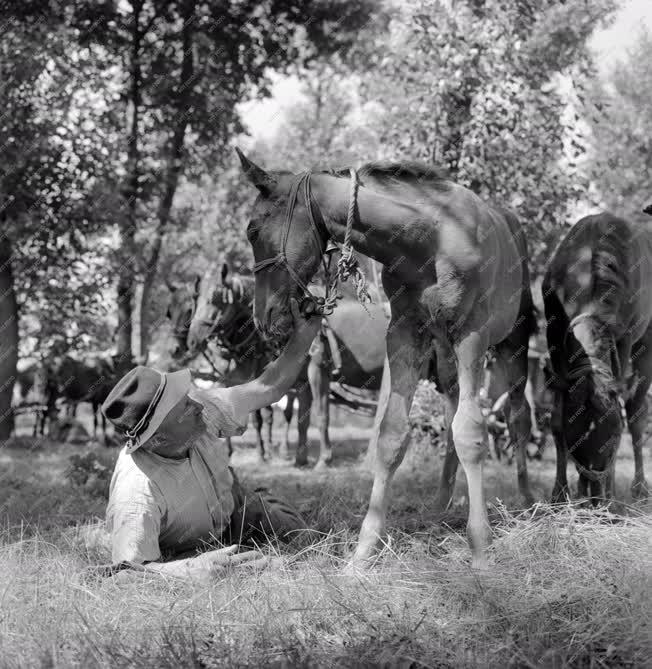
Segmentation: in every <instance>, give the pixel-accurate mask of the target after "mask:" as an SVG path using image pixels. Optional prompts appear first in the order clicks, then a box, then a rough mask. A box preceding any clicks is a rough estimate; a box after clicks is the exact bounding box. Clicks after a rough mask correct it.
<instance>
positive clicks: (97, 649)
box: [0, 428, 652, 668]
mask: <svg viewBox="0 0 652 669" xmlns="http://www.w3.org/2000/svg"><path fill="white" fill-rule="evenodd" d="M311 434H313V433H312V432H311ZM364 436H365V432H364V429H363V428H358V429H355V430H353V429H350V430H348V431H347V430H340V431H339V432H338V431H337V430H335V435H334V439H333V441H334V443H335V444H336V445H337V448H336V453H337V454H338V456H337V457H338V459H337V463H336V465H335V467H334V468H333V469H331V470H328V471H326V472H313V471H310V470H307V471H306V470H304V471H297V470H294V469H293V468H292V467H291V466H289V465H288V464H286V463H279V462H274V463H271V464H270V465H268V466H264V467H261V466H260V465H257V464H256V463H255V461H254V457H253V450H252V449H251V448H246V445H247V443H248V441H247V440H248V439H249V438H250V435H249V433H247V434H246V435H245V436H244V438H242V439H241V440H239V442H240V443H239V444H236V449H237V450H236V453H235V454H234V466H235V469H236V471H237V472H238V474H239V475H240V477H241V479H243V480H244V482H245V484H246V485H248V486H252V485H268V486H270V487H273V489H274V491H275V492H277V493H278V494H281V495H285V496H287V497H288V498H289V499H291V500H292V501H293V502H295V503H296V504H297V506H299V508H300V509H301V510H302V511H303V512H304V514H305V515H306V517H307V519H308V520H309V522H310V524H311V525H312V526H313V527H316V528H317V529H318V530H319V531H320V532H321V533H322V534H321V539H320V540H319V541H317V542H316V543H315V544H313V545H305V543H304V544H302V543H300V542H297V543H296V544H295V545H291V546H288V547H284V548H283V549H282V552H283V558H284V559H283V560H280V561H275V562H274V563H273V564H272V565H271V566H270V567H268V568H267V569H265V570H262V571H252V570H247V571H233V572H231V573H228V574H227V575H225V576H224V577H223V578H221V579H220V580H218V581H216V582H214V583H211V584H209V585H198V584H194V585H193V584H187V583H178V582H172V581H166V580H164V579H161V578H152V577H148V576H138V577H137V578H135V579H133V580H131V581H130V582H127V583H118V582H116V581H115V580H113V579H106V580H102V579H99V578H97V577H96V576H94V575H93V574H92V573H91V572H89V571H88V567H89V566H91V565H93V564H97V563H99V562H103V561H106V559H107V555H106V552H105V551H106V548H105V547H103V546H102V545H92V544H89V543H88V541H87V540H85V539H84V536H85V532H84V531H83V523H84V522H89V521H93V520H94V519H97V518H101V517H102V516H103V512H104V505H105V502H104V500H103V499H102V498H101V496H99V495H98V494H97V490H96V489H94V488H92V487H91V488H89V489H86V488H84V487H81V488H80V487H74V486H72V485H71V484H70V483H69V482H67V480H66V479H65V467H66V463H67V458H68V456H69V454H70V453H72V452H81V449H79V448H74V447H70V446H68V447H64V446H61V445H56V444H49V445H44V446H43V447H42V448H41V449H39V450H37V451H31V450H25V449H18V448H6V449H4V450H3V451H0V467H2V470H3V471H4V472H5V476H4V477H3V484H2V486H0V505H1V508H2V514H3V516H4V518H5V520H4V529H3V530H1V531H0V532H1V535H0V573H1V574H3V577H2V578H0V648H2V654H1V655H0V666H1V667H111V668H113V667H151V666H156V667H173V666H174V667H179V666H183V667H279V668H281V667H379V666H380V667H478V668H479V667H587V668H588V667H596V668H598V667H643V666H649V665H646V663H647V662H648V661H649V658H650V657H652V642H651V635H650V629H649V625H650V622H649V621H650V620H651V619H652V616H651V613H652V610H651V609H652V606H651V604H650V602H651V601H652V598H651V597H650V595H651V594H652V592H651V590H652V588H651V582H650V581H651V574H650V568H649V567H650V564H649V555H650V544H651V541H650V538H651V537H652V515H650V514H649V511H650V509H649V506H643V507H634V506H633V505H628V504H629V503H630V502H631V500H630V499H629V498H628V493H627V490H628V487H629V483H630V481H631V477H632V471H633V467H632V463H631V449H629V448H628V447H625V448H623V449H621V452H620V454H619V458H618V463H617V472H618V480H617V490H618V495H619V497H620V498H621V499H622V500H624V506H623V508H622V510H623V512H624V513H622V514H618V515H615V514H613V513H609V512H607V511H604V510H603V511H590V510H586V509H582V508H579V507H578V506H577V505H567V506H562V507H557V508H553V507H550V506H547V505H545V504H543V503H542V504H540V505H538V506H536V507H533V509H529V510H519V503H518V499H517V497H516V493H515V490H516V481H515V478H516V477H515V472H514V471H513V469H512V468H507V466H506V465H504V464H501V463H496V462H491V463H489V465H488V466H487V491H488V499H489V500H490V502H491V504H492V507H491V514H490V515H491V522H492V527H493V533H494V541H493V544H492V546H491V549H490V564H491V569H490V571H489V572H488V573H482V574H479V573H475V572H472V571H471V570H470V568H469V562H470V560H469V552H468V548H467V545H466V539H465V537H464V533H463V528H464V521H465V504H466V488H465V483H464V480H463V479H464V476H463V474H462V473H461V472H460V474H459V476H458V484H457V488H456V492H455V504H454V506H453V508H452V510H451V511H450V512H449V513H448V514H446V515H445V516H437V515H436V514H435V512H434V508H433V504H434V497H435V492H436V488H437V481H438V473H439V472H438V469H439V466H440V460H439V457H438V456H437V455H436V454H435V453H433V452H432V450H431V449H429V448H428V447H427V445H425V444H420V445H416V448H414V449H413V450H412V452H411V453H409V454H408V457H407V458H406V462H405V463H404V465H403V466H402V467H401V469H400V470H399V473H398V475H397V480H396V482H395V485H394V493H393V501H392V507H391V509H392V510H391V514H390V518H389V523H390V535H391V542H390V543H389V545H388V547H387V548H386V549H385V550H384V552H383V554H382V556H381V558H380V559H379V561H378V563H377V565H376V567H375V568H374V569H373V570H372V571H370V572H368V573H364V574H349V573H346V572H344V570H343V569H342V567H343V565H344V563H345V561H346V557H347V556H348V555H349V554H350V551H351V550H352V548H353V546H354V544H355V539H356V534H357V530H358V528H359V526H360V522H361V520H362V517H363V515H364V511H365V509H366V503H367V499H368V494H369V490H370V487H371V476H370V474H369V473H368V472H366V471H365V470H364V468H363V467H362V466H361V465H360V464H359V463H358V456H359V454H360V449H361V448H362V446H363V444H364V439H363V437H364ZM342 442H345V443H343V444H342ZM550 450H552V449H550ZM96 452H97V453H98V456H99V457H101V458H105V459H109V460H110V458H111V457H113V456H114V452H113V451H109V452H107V451H103V450H102V449H99V448H98V449H97V450H96ZM553 462H554V460H553V454H552V453H550V452H547V453H546V457H545V458H544V461H543V462H541V463H539V462H536V463H530V470H531V478H532V482H533V490H534V492H535V496H536V497H537V498H538V499H541V500H543V499H544V498H545V496H546V495H548V494H549V492H550V489H551V486H552V477H553V473H554V466H553ZM650 464H651V463H650V458H649V457H647V458H646V465H647V468H648V477H649V472H650ZM571 472H572V469H571V468H569V473H571ZM572 478H573V477H572V476H571V479H572ZM6 482H11V485H7V484H6Z"/></svg>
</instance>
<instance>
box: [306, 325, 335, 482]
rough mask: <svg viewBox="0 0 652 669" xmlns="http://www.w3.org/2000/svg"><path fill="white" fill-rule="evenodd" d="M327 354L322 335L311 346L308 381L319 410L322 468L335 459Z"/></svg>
mask: <svg viewBox="0 0 652 669" xmlns="http://www.w3.org/2000/svg"><path fill="white" fill-rule="evenodd" d="M329 362H330V361H329V360H328V356H327V355H326V354H325V347H324V342H323V339H322V337H321V336H319V337H317V339H316V340H315V342H314V343H313V346H312V348H311V354H310V363H309V364H308V381H309V382H310V391H311V392H312V397H313V400H314V401H315V408H316V410H317V425H318V428H319V458H318V460H317V464H316V465H315V468H316V469H322V468H324V467H326V466H327V465H329V464H330V462H331V460H332V459H333V450H332V448H331V444H330V440H329V438H328V423H329V419H330V416H329V412H330V397H329V391H330V370H329V367H330V364H329Z"/></svg>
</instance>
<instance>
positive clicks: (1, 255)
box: [0, 235, 18, 441]
mask: <svg viewBox="0 0 652 669" xmlns="http://www.w3.org/2000/svg"><path fill="white" fill-rule="evenodd" d="M17 362H18V304H17V303H16V295H15V293H14V277H13V273H12V271H11V241H10V240H9V238H8V237H6V236H4V235H3V236H2V237H0V441H5V440H6V439H8V438H9V436H10V435H11V431H12V429H13V426H14V417H13V412H12V409H11V398H12V395H13V391H14V381H15V380H16V364H17Z"/></svg>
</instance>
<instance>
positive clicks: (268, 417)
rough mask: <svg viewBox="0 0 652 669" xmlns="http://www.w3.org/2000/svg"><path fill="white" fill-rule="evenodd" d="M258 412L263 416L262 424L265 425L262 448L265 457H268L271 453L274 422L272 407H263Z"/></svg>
mask: <svg viewBox="0 0 652 669" xmlns="http://www.w3.org/2000/svg"><path fill="white" fill-rule="evenodd" d="M260 414H261V416H262V418H263V424H264V427H265V433H264V438H263V449H264V451H265V455H266V457H267V458H269V457H270V456H271V454H272V441H273V439H272V425H273V423H274V408H273V407H271V406H269V407H263V408H262V409H261V410H260Z"/></svg>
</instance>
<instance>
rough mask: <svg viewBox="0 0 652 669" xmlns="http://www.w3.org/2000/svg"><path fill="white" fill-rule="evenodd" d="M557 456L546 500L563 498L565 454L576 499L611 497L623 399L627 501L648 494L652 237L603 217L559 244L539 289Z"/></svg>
mask: <svg viewBox="0 0 652 669" xmlns="http://www.w3.org/2000/svg"><path fill="white" fill-rule="evenodd" d="M542 291H543V299H544V305H545V312H546V319H547V322H548V326H547V337H548V348H549V350H550V361H551V367H552V375H553V378H552V382H553V385H554V387H555V389H556V395H555V410H554V412H553V419H552V431H553V436H554V438H555V445H556V448H557V477H556V481H555V486H554V490H553V499H554V500H557V501H563V500H564V499H565V498H566V496H567V494H568V483H567V480H566V463H567V458H568V456H569V455H570V456H571V458H572V459H573V460H574V461H575V463H576V465H577V469H578V472H579V485H578V488H579V490H578V492H579V494H580V495H581V496H586V495H587V492H588V489H589V487H590V490H591V497H592V498H593V499H594V501H595V500H596V499H597V498H604V497H605V496H607V497H608V496H611V495H612V493H613V490H612V485H613V465H614V463H615V457H616V452H617V449H618V445H619V442H620V438H621V434H622V427H623V426H622V420H621V405H620V401H621V398H624V400H625V410H626V413H627V421H628V425H629V431H630V434H631V437H632V445H633V448H634V465H635V474H634V481H633V483H632V494H633V495H634V497H641V496H645V495H647V494H648V489H647V485H646V482H645V477H644V472H643V455H642V447H643V431H644V429H645V424H646V420H647V391H648V388H649V387H650V381H651V380H652V231H651V230H650V229H649V228H648V227H646V226H642V225H641V226H635V225H632V224H631V223H629V222H627V221H625V220H623V219H621V218H617V217H616V216H614V215H612V214H609V213H603V214H599V215H597V216H587V217H585V218H583V219H581V220H580V221H578V222H577V223H576V224H575V225H574V226H573V227H572V228H571V229H570V231H569V232H568V234H567V235H566V236H565V237H564V238H563V239H562V240H561V242H560V243H559V245H558V246H557V249H556V250H555V253H554V254H553V256H552V259H551V261H550V264H549V266H548V268H547V271H546V274H545V277H544V281H543V284H542Z"/></svg>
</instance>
